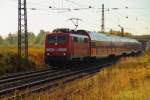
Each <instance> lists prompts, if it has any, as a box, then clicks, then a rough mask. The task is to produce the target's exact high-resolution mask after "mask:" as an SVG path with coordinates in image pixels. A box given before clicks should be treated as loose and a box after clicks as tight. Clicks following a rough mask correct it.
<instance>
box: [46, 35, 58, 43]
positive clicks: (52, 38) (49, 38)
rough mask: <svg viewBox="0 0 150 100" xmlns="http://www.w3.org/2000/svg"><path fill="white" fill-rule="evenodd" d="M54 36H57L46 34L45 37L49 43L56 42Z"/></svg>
mask: <svg viewBox="0 0 150 100" xmlns="http://www.w3.org/2000/svg"><path fill="white" fill-rule="evenodd" d="M56 38H57V37H56V36H48V37H47V39H48V42H49V43H53V42H56V40H57V39H56Z"/></svg>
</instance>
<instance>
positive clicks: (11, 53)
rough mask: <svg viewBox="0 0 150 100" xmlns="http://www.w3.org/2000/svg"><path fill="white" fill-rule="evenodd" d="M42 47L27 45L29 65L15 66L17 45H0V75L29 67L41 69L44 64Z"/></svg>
mask: <svg viewBox="0 0 150 100" xmlns="http://www.w3.org/2000/svg"><path fill="white" fill-rule="evenodd" d="M43 54H44V48H43V47H40V46H39V47H35V46H30V47H29V65H28V66H22V67H20V66H17V65H18V59H17V47H15V46H0V75H3V74H7V73H13V72H18V71H24V70H31V69H41V68H43V67H44V66H45V65H44V60H43Z"/></svg>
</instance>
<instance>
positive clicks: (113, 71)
mask: <svg viewBox="0 0 150 100" xmlns="http://www.w3.org/2000/svg"><path fill="white" fill-rule="evenodd" d="M25 99H26V100H150V53H148V52H147V53H145V54H143V55H141V56H137V57H127V58H122V59H121V60H120V61H119V62H118V63H117V64H115V65H112V66H110V67H105V68H103V69H102V70H101V71H100V72H99V73H97V74H96V75H94V76H92V77H90V78H88V79H79V80H75V81H73V82H71V83H68V84H60V86H59V87H57V88H55V89H53V90H49V91H43V92H41V93H36V94H32V95H30V96H29V97H26V98H25Z"/></svg>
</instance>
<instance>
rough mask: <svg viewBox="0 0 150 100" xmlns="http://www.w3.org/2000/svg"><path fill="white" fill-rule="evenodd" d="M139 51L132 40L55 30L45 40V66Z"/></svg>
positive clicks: (82, 31) (137, 45)
mask: <svg viewBox="0 0 150 100" xmlns="http://www.w3.org/2000/svg"><path fill="white" fill-rule="evenodd" d="M140 51H142V48H141V43H140V42H138V41H136V40H134V39H129V38H125V37H119V36H112V35H107V34H103V33H96V32H89V31H85V30H76V31H75V30H70V29H66V28H60V29H55V30H54V31H53V32H51V33H48V34H47V35H46V39H45V62H46V63H47V64H53V63H59V62H68V61H81V60H82V61H84V60H87V59H93V58H94V59H96V58H104V57H108V56H111V55H113V56H118V55H122V54H130V53H137V52H140Z"/></svg>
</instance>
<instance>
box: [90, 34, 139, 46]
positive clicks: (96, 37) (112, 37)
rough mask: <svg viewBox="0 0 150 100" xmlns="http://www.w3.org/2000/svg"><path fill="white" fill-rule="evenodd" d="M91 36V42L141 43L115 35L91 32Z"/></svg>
mask: <svg viewBox="0 0 150 100" xmlns="http://www.w3.org/2000/svg"><path fill="white" fill-rule="evenodd" d="M89 35H90V37H91V40H95V41H112V42H131V43H140V42H138V41H137V40H135V39H130V38H127V37H120V36H115V35H107V34H104V33H96V32H90V33H89Z"/></svg>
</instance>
